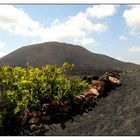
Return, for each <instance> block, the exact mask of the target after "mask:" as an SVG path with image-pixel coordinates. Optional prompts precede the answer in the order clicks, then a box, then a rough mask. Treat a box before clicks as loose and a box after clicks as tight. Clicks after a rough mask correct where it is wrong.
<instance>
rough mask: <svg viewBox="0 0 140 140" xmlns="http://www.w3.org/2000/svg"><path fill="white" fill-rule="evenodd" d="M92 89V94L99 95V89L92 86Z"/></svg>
mask: <svg viewBox="0 0 140 140" xmlns="http://www.w3.org/2000/svg"><path fill="white" fill-rule="evenodd" d="M90 91H91V92H92V94H94V95H96V96H99V92H98V91H97V89H95V88H91V89H90Z"/></svg>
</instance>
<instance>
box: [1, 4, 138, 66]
mask: <svg viewBox="0 0 140 140" xmlns="http://www.w3.org/2000/svg"><path fill="white" fill-rule="evenodd" d="M139 13H140V5H102V4H101V5H92V4H90V5H84V4H83V5H74V4H73V5H43V4H42V5H37V4H36V5H0V57H2V56H4V55H6V54H8V53H10V52H12V51H14V50H16V49H18V48H20V47H22V46H26V45H30V44H36V43H42V42H47V41H58V42H65V43H71V44H76V45H80V46H83V47H85V48H86V49H88V50H89V51H92V52H94V53H99V54H105V55H108V56H110V57H113V58H116V59H119V60H121V61H126V62H133V63H137V64H140V14H139Z"/></svg>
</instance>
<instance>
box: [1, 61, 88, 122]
mask: <svg viewBox="0 0 140 140" xmlns="http://www.w3.org/2000/svg"><path fill="white" fill-rule="evenodd" d="M73 67H74V65H73V64H69V63H67V62H65V63H64V64H63V65H62V67H57V66H56V65H46V66H45V67H42V68H41V69H39V68H36V67H33V66H30V65H29V64H27V68H22V67H17V66H16V67H10V66H2V67H0V99H2V98H4V99H5V100H4V102H5V103H7V106H6V108H3V109H2V110H1V112H0V119H1V120H2V121H3V120H4V118H5V116H7V114H9V113H10V115H15V116H16V115H17V114H25V113H27V112H29V111H31V110H34V109H41V106H42V104H43V102H46V101H47V100H48V99H49V100H50V101H53V100H60V101H64V100H73V99H74V97H75V96H76V95H78V94H80V92H82V91H83V90H84V89H86V88H88V87H89V84H88V83H86V82H85V81H82V80H81V79H80V78H71V77H69V76H68V75H66V72H67V71H68V70H72V69H73ZM0 104H2V102H0ZM9 106H11V107H10V108H9Z"/></svg>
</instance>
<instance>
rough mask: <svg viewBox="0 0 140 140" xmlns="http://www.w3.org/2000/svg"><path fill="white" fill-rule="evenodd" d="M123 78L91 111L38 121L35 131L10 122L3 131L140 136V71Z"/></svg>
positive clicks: (19, 133)
mask: <svg viewBox="0 0 140 140" xmlns="http://www.w3.org/2000/svg"><path fill="white" fill-rule="evenodd" d="M121 81H122V83H123V85H122V86H121V87H116V88H115V89H113V90H111V91H110V92H108V95H107V96H106V97H102V98H101V99H100V100H99V102H98V104H97V105H96V106H95V108H92V109H91V111H89V112H85V113H83V114H80V115H76V116H74V117H72V118H71V119H69V120H67V121H65V122H63V123H53V124H50V125H47V124H39V125H38V126H37V127H36V126H33V127H32V131H29V130H23V129H22V130H21V129H19V128H18V129H17V127H15V128H14V126H11V128H8V129H7V128H6V129H5V130H4V129H1V130H0V135H24V136H25V135H41V136H43V135H45V136H50V135H51V136H136V135H137V136H139V135H140V72H139V73H130V74H125V75H121ZM42 126H43V127H42Z"/></svg>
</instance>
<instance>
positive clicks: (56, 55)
mask: <svg viewBox="0 0 140 140" xmlns="http://www.w3.org/2000/svg"><path fill="white" fill-rule="evenodd" d="M65 61H67V62H70V63H74V64H75V66H76V67H75V70H74V73H75V74H97V73H100V72H104V71H111V70H125V69H137V68H138V69H140V65H136V64H132V63H125V62H122V61H119V60H116V59H113V58H111V57H108V56H105V55H101V54H96V53H92V52H90V51H88V50H86V49H85V48H83V47H81V46H78V45H72V44H66V43H58V42H46V43H41V44H35V45H29V46H25V47H22V48H20V49H17V50H16V51H14V52H12V53H10V54H8V55H6V56H4V57H3V58H1V59H0V65H10V66H23V67H26V64H27V62H29V63H30V65H33V66H36V67H42V66H45V65H46V64H57V65H58V66H60V65H62V64H63V63H64V62H65Z"/></svg>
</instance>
